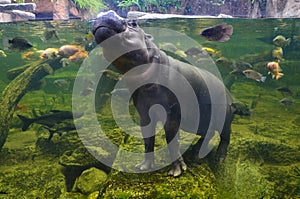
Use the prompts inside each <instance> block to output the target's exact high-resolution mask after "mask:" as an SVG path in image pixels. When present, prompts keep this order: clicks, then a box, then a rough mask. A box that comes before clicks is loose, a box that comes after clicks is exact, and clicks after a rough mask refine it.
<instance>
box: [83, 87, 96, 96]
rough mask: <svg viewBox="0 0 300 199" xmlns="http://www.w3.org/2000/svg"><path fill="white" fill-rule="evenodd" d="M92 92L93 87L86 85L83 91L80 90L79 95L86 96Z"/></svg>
mask: <svg viewBox="0 0 300 199" xmlns="http://www.w3.org/2000/svg"><path fill="white" fill-rule="evenodd" d="M92 92H94V89H92V88H90V87H87V88H85V89H84V90H83V91H81V92H80V95H81V96H87V95H90V94H91V93H92Z"/></svg>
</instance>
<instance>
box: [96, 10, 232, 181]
mask: <svg viewBox="0 0 300 199" xmlns="http://www.w3.org/2000/svg"><path fill="white" fill-rule="evenodd" d="M92 32H93V34H94V36H95V40H96V42H97V44H99V45H100V46H101V47H102V48H103V55H104V57H105V59H106V60H107V61H109V62H111V63H112V65H113V66H115V67H116V68H117V69H118V70H119V71H120V73H122V74H128V75H126V77H124V81H125V83H126V85H127V87H128V89H129V90H130V91H131V92H132V96H131V97H132V100H133V104H134V106H135V107H136V109H137V112H138V113H139V116H140V125H141V130H142V135H143V139H144V145H145V159H144V161H143V162H141V163H140V164H138V165H136V168H137V169H139V170H142V171H147V170H151V169H153V168H154V153H153V152H154V142H155V127H156V124H157V122H159V121H161V122H162V123H163V127H164V130H165V134H166V141H167V144H168V150H169V153H170V157H171V160H172V168H171V170H170V172H169V175H172V176H179V175H180V174H181V173H182V172H183V171H184V170H186V168H187V166H186V164H185V162H184V160H183V158H182V155H181V153H180V150H179V149H180V148H179V147H180V145H179V130H180V129H182V130H184V131H187V132H191V133H194V134H198V135H201V138H200V139H199V140H198V142H197V143H196V144H195V145H194V146H193V152H194V153H195V154H196V156H197V157H200V158H201V157H204V156H205V155H206V154H207V153H208V152H209V151H210V150H208V143H209V140H211V138H212V137H213V135H214V134H215V132H218V133H219V134H220V143H219V145H218V149H217V152H216V159H217V160H221V159H223V158H224V157H225V155H226V153H227V148H228V145H229V140H230V134H231V122H232V119H233V110H232V108H231V103H232V98H231V96H230V94H229V92H228V91H227V90H226V88H225V87H224V84H223V82H222V81H221V80H220V79H219V78H217V77H216V76H215V75H213V74H211V73H210V72H208V71H206V70H202V69H199V68H197V67H195V66H192V65H190V64H188V63H184V62H182V61H179V60H176V59H174V58H172V57H170V56H167V55H166V53H165V52H164V51H161V50H160V49H158V48H157V46H156V45H155V44H154V43H153V38H152V36H151V35H149V34H146V33H145V32H144V30H143V29H142V28H140V27H139V26H138V24H137V23H136V22H135V21H129V20H126V19H124V18H121V17H120V16H118V15H117V14H116V13H115V12H114V11H108V12H103V13H99V14H98V16H97V18H96V19H95V21H94V24H93V30H92ZM135 69H137V70H135ZM132 71H134V72H132ZM141 82H146V83H144V84H141ZM191 90H192V92H190V91H191ZM157 105H159V107H160V108H159V107H157ZM161 108H163V109H164V110H163V111H162V109H161Z"/></svg>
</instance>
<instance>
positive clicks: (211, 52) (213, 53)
mask: <svg viewBox="0 0 300 199" xmlns="http://www.w3.org/2000/svg"><path fill="white" fill-rule="evenodd" d="M202 50H203V51H206V52H207V53H208V54H209V55H210V56H212V57H215V56H218V57H220V56H221V55H222V53H221V51H219V50H216V49H214V48H209V47H202Z"/></svg>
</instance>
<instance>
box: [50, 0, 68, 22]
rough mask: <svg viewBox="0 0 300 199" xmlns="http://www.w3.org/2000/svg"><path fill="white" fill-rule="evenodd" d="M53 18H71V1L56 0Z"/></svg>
mask: <svg viewBox="0 0 300 199" xmlns="http://www.w3.org/2000/svg"><path fill="white" fill-rule="evenodd" d="M53 19H54V20H67V19H69V1H68V0H59V1H58V0H56V1H55V2H54V4H53Z"/></svg>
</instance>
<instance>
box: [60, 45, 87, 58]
mask: <svg viewBox="0 0 300 199" xmlns="http://www.w3.org/2000/svg"><path fill="white" fill-rule="evenodd" d="M80 51H83V48H82V47H80V46H76V45H63V46H61V47H60V48H59V49H58V55H60V56H62V57H67V58H68V57H70V56H72V55H74V54H75V53H77V52H80Z"/></svg>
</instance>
